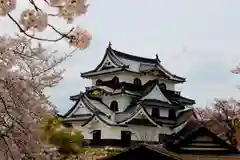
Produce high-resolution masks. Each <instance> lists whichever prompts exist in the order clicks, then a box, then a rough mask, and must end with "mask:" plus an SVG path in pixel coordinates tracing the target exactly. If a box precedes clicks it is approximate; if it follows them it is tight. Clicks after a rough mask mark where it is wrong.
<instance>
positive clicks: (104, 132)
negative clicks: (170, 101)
mask: <svg viewBox="0 0 240 160" xmlns="http://www.w3.org/2000/svg"><path fill="white" fill-rule="evenodd" d="M80 124H81V123H77V122H76V123H74V124H73V127H74V128H75V129H78V130H81V131H83V132H82V133H83V136H84V138H85V139H92V133H93V131H94V130H101V138H102V139H119V140H120V139H121V131H130V132H131V133H132V136H131V139H132V140H137V141H158V135H159V134H172V130H170V129H169V128H167V127H162V128H158V127H149V126H139V125H129V126H128V127H110V126H107V125H105V124H103V123H101V122H97V121H96V123H95V124H92V125H87V126H85V127H80Z"/></svg>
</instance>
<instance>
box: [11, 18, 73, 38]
mask: <svg viewBox="0 0 240 160" xmlns="http://www.w3.org/2000/svg"><path fill="white" fill-rule="evenodd" d="M8 17H9V18H10V19H11V20H12V21H13V22H14V23H15V24H16V25H17V27H18V28H19V30H20V32H21V33H23V34H25V35H26V36H28V37H30V38H32V39H35V40H39V41H48V42H57V41H60V40H62V39H63V38H70V37H68V35H69V34H70V33H71V32H72V31H73V30H74V27H73V28H72V29H70V31H68V33H66V34H63V33H61V32H59V31H58V30H57V29H56V28H55V27H53V26H52V25H50V24H49V25H48V26H50V27H51V28H52V29H53V30H54V31H55V32H57V33H58V34H60V35H61V37H59V38H57V39H45V38H40V37H35V36H32V35H30V34H28V33H27V32H26V31H25V30H24V29H23V28H22V27H21V25H20V24H19V23H18V22H17V21H16V20H15V19H14V18H13V17H12V16H11V15H10V14H8Z"/></svg>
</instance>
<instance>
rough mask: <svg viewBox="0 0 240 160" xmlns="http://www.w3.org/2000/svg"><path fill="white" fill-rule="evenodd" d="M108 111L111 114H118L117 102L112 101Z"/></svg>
mask: <svg viewBox="0 0 240 160" xmlns="http://www.w3.org/2000/svg"><path fill="white" fill-rule="evenodd" d="M110 109H111V110H112V111H113V112H118V102H117V101H112V102H111V105H110Z"/></svg>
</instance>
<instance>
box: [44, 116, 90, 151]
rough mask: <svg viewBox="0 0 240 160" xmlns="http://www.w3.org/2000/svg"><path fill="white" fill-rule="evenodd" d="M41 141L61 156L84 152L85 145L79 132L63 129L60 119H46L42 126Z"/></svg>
mask: <svg viewBox="0 0 240 160" xmlns="http://www.w3.org/2000/svg"><path fill="white" fill-rule="evenodd" d="M42 130H43V136H42V138H43V140H44V141H46V142H47V143H49V144H52V145H54V146H56V147H57V148H58V152H59V153H60V154H63V155H72V154H79V153H82V152H84V149H83V146H84V145H86V143H85V142H84V137H83V135H82V133H81V131H76V130H74V129H73V128H65V127H64V126H63V125H62V119H61V118H59V117H47V118H45V119H44V120H43V125H42Z"/></svg>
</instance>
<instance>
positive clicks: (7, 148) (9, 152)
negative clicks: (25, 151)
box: [2, 137, 15, 160]
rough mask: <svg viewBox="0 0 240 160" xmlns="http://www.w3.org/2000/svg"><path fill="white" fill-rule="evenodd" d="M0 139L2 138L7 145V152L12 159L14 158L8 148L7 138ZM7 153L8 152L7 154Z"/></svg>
mask: <svg viewBox="0 0 240 160" xmlns="http://www.w3.org/2000/svg"><path fill="white" fill-rule="evenodd" d="M2 139H3V141H4V143H5V144H6V146H7V152H9V154H10V156H11V158H12V160H15V158H14V156H13V154H12V151H11V149H10V147H9V145H8V143H7V140H6V139H5V137H2ZM7 155H8V154H7Z"/></svg>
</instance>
